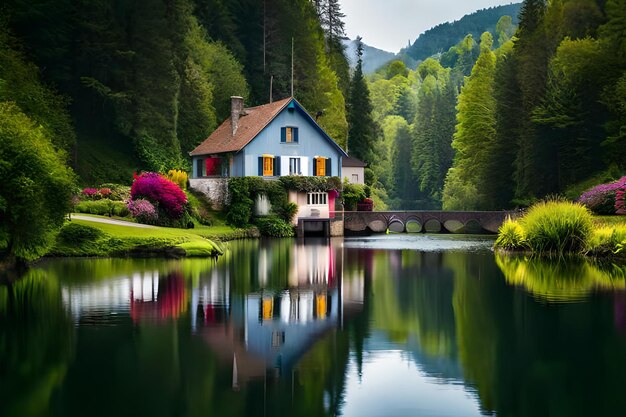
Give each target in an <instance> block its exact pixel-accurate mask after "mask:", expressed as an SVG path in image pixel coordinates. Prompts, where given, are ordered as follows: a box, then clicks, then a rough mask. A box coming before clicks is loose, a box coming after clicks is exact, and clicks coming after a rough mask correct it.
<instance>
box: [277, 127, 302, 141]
mask: <svg viewBox="0 0 626 417" xmlns="http://www.w3.org/2000/svg"><path fill="white" fill-rule="evenodd" d="M280 142H281V143H298V128H297V127H293V126H286V127H282V128H281V129H280Z"/></svg>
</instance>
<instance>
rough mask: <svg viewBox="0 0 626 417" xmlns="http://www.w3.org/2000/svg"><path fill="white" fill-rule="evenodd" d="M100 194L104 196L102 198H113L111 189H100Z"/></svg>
mask: <svg viewBox="0 0 626 417" xmlns="http://www.w3.org/2000/svg"><path fill="white" fill-rule="evenodd" d="M98 194H100V195H101V196H102V198H109V197H110V196H111V189H110V188H106V187H105V188H100V189H99V190H98Z"/></svg>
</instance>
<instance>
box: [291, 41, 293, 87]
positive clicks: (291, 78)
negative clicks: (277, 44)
mask: <svg viewBox="0 0 626 417" xmlns="http://www.w3.org/2000/svg"><path fill="white" fill-rule="evenodd" d="M291 97H293V36H292V37H291Z"/></svg>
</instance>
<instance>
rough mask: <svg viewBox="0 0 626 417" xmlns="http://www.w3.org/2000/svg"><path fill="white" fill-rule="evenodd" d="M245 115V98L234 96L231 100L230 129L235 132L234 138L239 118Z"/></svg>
mask: <svg viewBox="0 0 626 417" xmlns="http://www.w3.org/2000/svg"><path fill="white" fill-rule="evenodd" d="M242 114H243V97H239V96H232V97H231V98H230V127H231V128H232V130H233V136H235V133H237V127H238V125H239V116H241V115H242Z"/></svg>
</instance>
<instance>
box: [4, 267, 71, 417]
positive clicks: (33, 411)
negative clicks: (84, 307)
mask: <svg viewBox="0 0 626 417" xmlns="http://www.w3.org/2000/svg"><path fill="white" fill-rule="evenodd" d="M73 346H74V329H73V326H72V321H71V319H70V317H69V315H68V314H67V312H66V311H65V309H64V307H63V303H62V299H61V291H60V287H59V284H58V282H57V281H56V280H54V279H49V277H48V276H47V275H46V274H45V273H44V272H42V271H40V270H30V271H28V272H27V273H26V275H25V276H24V277H23V278H22V279H20V280H19V281H17V282H15V283H11V284H8V285H4V286H0V387H1V389H0V414H2V415H3V416H16V417H29V416H43V415H47V414H48V408H49V406H50V402H51V398H52V396H53V393H54V391H55V389H57V388H59V387H60V386H61V385H62V384H63V381H64V379H65V376H66V373H67V370H68V366H69V363H70V360H71V357H72V352H73Z"/></svg>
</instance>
